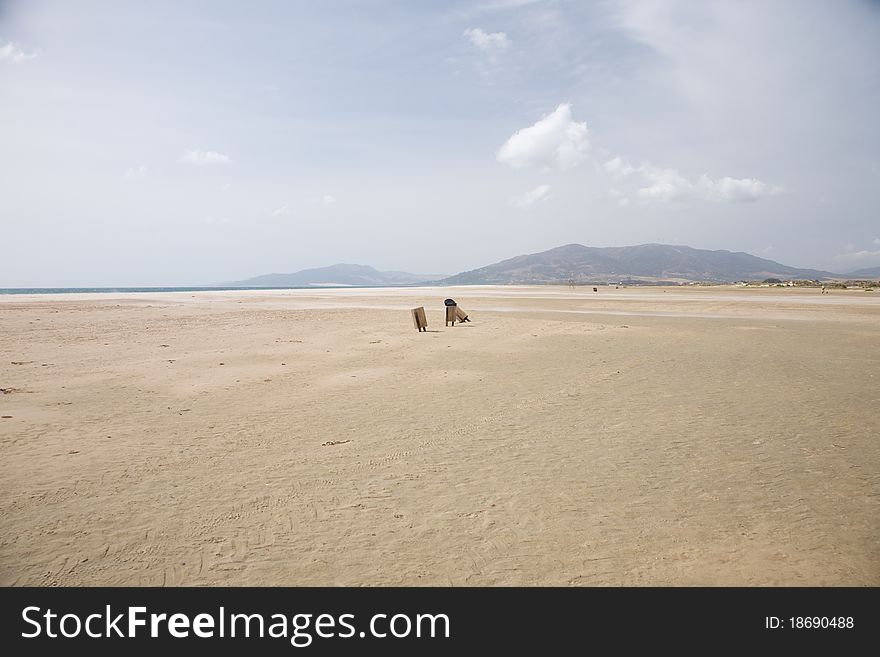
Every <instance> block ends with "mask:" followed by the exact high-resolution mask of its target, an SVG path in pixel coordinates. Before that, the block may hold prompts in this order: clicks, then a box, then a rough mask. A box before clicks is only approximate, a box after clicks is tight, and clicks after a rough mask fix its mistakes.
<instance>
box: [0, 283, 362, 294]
mask: <svg viewBox="0 0 880 657" xmlns="http://www.w3.org/2000/svg"><path fill="white" fill-rule="evenodd" d="M326 287H339V288H349V287H355V286H352V285H339V286H315V285H302V286H298V287H0V294H77V293H95V292H97V293H102V292H108V293H119V292H125V293H129V292H210V291H212V290H215V291H232V290H320V289H326ZM358 287H360V286H358ZM369 287H373V286H369Z"/></svg>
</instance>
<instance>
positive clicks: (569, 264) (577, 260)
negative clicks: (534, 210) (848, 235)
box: [440, 244, 837, 285]
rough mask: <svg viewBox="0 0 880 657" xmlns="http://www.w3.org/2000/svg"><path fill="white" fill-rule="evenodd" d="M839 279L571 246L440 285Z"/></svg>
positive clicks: (675, 251) (665, 248) (700, 253)
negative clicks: (571, 280)
mask: <svg viewBox="0 0 880 657" xmlns="http://www.w3.org/2000/svg"><path fill="white" fill-rule="evenodd" d="M835 276H837V275H835V274H832V273H831V272H827V271H820V270H816V269H798V268H796V267H788V266H786V265H782V264H780V263H778V262H774V261H773V260H766V259H765V258H758V257H756V256H753V255H750V254H748V253H743V252H736V253H734V252H731V251H709V250H706V249H694V248H691V247H689V246H672V245H668V244H642V245H639V246H621V247H604V248H600V247H589V246H583V245H581V244H567V245H565V246H560V247H557V248H555V249H550V250H549V251H542V252H541V253H532V254H530V255H521V256H516V257H515V258H510V259H508V260H502V261H501V262H498V263H495V264H493V265H488V266H486V267H480V268H479V269H474V270H472V271H466V272H463V273H461V274H456V275H455V276H450V277H449V278H446V279H443V280H442V281H440V283H442V284H443V285H479V284H485V285H504V284H511V283H550V282H557V283H558V282H564V281H567V280H570V279H574V280H576V281H579V282H603V281H607V282H613V281H621V280H630V281H640V280H641V281H645V282H649V281H663V280H684V281H701V282H733V281H741V280H763V279H765V278H781V279H792V278H796V279H810V280H814V279H825V278H834V277H835Z"/></svg>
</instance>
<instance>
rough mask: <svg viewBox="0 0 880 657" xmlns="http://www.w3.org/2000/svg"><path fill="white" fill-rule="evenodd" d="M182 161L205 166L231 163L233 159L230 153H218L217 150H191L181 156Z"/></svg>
mask: <svg viewBox="0 0 880 657" xmlns="http://www.w3.org/2000/svg"><path fill="white" fill-rule="evenodd" d="M180 161H181V162H185V163H186V164H194V165H196V166H204V165H210V164H229V163H230V162H232V159H231V158H230V157H229V156H228V155H224V154H223V153H217V152H216V151H198V150H189V151H186V152H185V153H184V154H183V155H182V156H181V158H180Z"/></svg>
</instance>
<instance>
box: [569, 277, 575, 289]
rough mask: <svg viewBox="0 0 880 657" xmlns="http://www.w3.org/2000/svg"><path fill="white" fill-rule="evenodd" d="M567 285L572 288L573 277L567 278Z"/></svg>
mask: <svg viewBox="0 0 880 657" xmlns="http://www.w3.org/2000/svg"><path fill="white" fill-rule="evenodd" d="M568 287H569V289H572V290H573V289H574V279H573V278H569V279H568Z"/></svg>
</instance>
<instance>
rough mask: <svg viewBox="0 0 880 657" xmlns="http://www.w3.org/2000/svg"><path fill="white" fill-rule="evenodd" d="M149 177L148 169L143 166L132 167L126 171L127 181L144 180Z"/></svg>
mask: <svg viewBox="0 0 880 657" xmlns="http://www.w3.org/2000/svg"><path fill="white" fill-rule="evenodd" d="M145 175H147V167H145V166H144V165H143V164H141V165H140V166H136V167H130V168H128V169H126V170H125V179H126V180H134V179H135V178H143V177H144V176H145Z"/></svg>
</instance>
